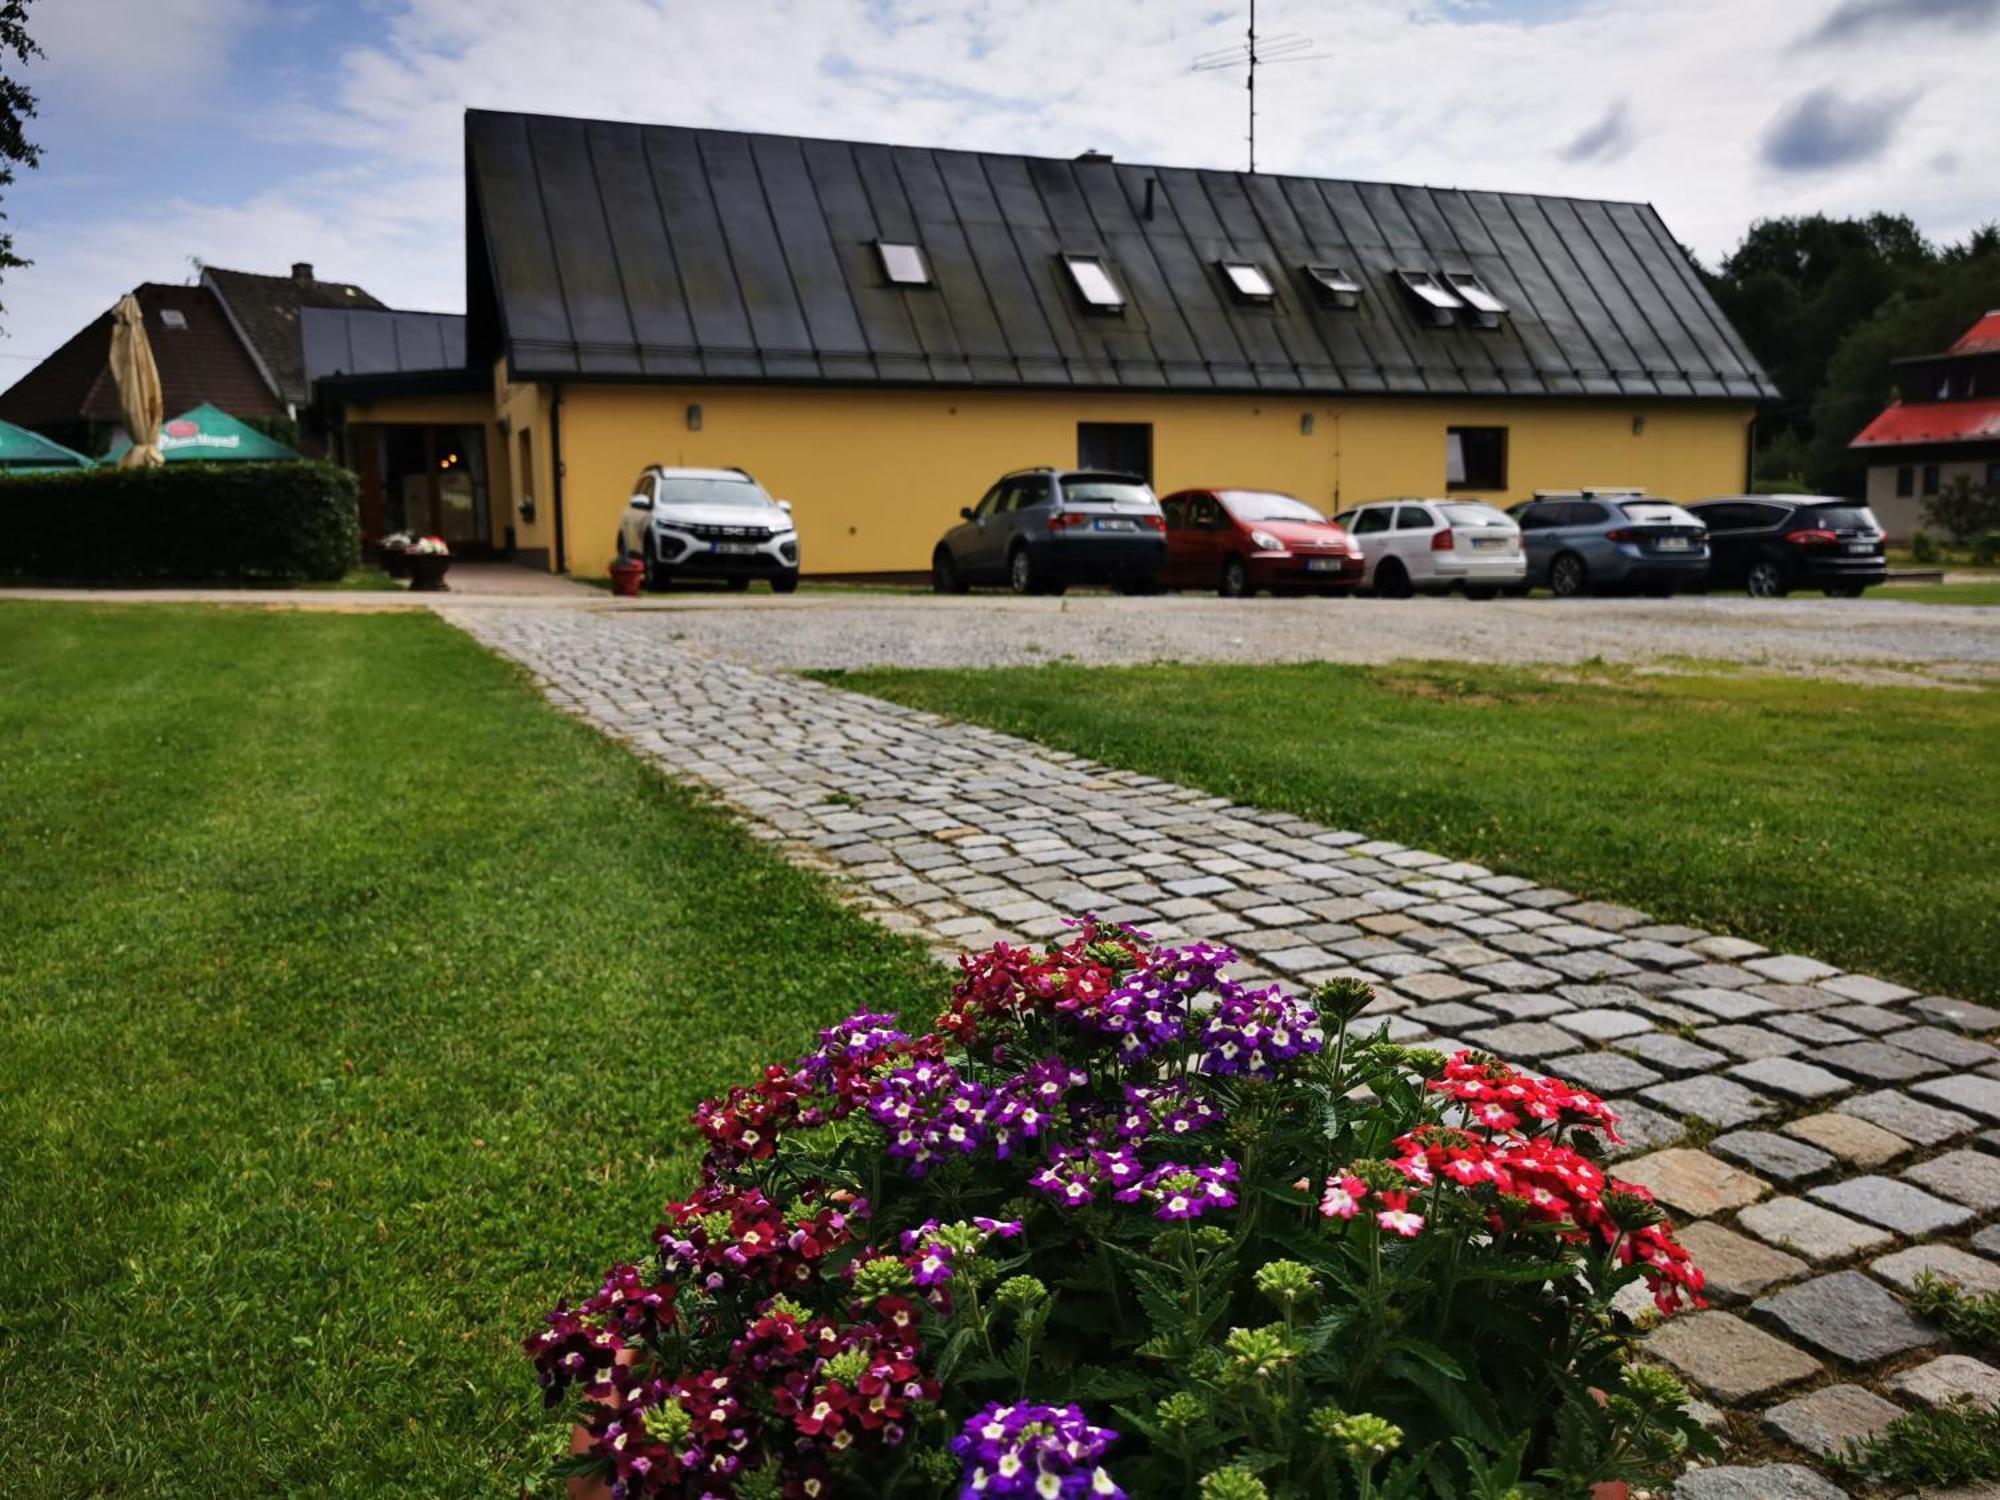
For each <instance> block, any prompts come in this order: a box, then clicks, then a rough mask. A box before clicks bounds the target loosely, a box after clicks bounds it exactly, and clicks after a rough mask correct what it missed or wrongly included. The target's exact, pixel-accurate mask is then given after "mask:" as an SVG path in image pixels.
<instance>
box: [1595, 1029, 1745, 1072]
mask: <svg viewBox="0 0 2000 1500" xmlns="http://www.w3.org/2000/svg"><path fill="white" fill-rule="evenodd" d="M1616 1045H1617V1048H1618V1050H1619V1051H1620V1052H1629V1053H1630V1054H1631V1055H1632V1056H1634V1057H1637V1058H1641V1059H1643V1060H1644V1061H1646V1062H1649V1063H1652V1064H1653V1065H1654V1066H1655V1067H1658V1068H1664V1069H1665V1070H1666V1071H1667V1072H1669V1073H1706V1072H1709V1071H1711V1070H1712V1069H1715V1068H1721V1067H1725V1066H1727V1065H1728V1062H1729V1054H1728V1053H1726V1052H1718V1051H1716V1050H1715V1048H1713V1047H1704V1046H1702V1045H1701V1044H1700V1043H1699V1042H1691V1041H1689V1040H1688V1039H1687V1038H1686V1037H1680V1036H1675V1035H1673V1033H1671V1032H1666V1031H1653V1032H1648V1033H1647V1034H1646V1035H1644V1036H1628V1037H1625V1038H1623V1039H1622V1040H1620V1041H1619V1042H1618V1043H1617V1044H1616Z"/></svg>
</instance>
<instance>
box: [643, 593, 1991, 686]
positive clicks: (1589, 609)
mask: <svg viewBox="0 0 2000 1500" xmlns="http://www.w3.org/2000/svg"><path fill="white" fill-rule="evenodd" d="M606 607H607V608H611V607H614V606H613V605H612V604H611V603H610V601H606ZM615 607H617V608H619V609H621V610H622V611H624V612H627V613H629V614H631V615H632V616H633V617H634V618H635V619H637V620H640V621H642V622H643V623H644V628H645V629H646V630H647V631H648V632H650V633H656V634H658V635H659V636H660V637H662V638H664V639H671V640H674V641H678V642H680V643H682V644H684V645H687V646H693V647H698V648H700V649H702V650H704V651H707V652H712V653H715V654H717V655H720V656H723V657H726V658H728V659H729V660H732V661H737V662H742V663H744V664H746V665H750V666H763V667H788V668H803V667H870V666H912V667H988V666H1019V665H1026V664H1031V663H1035V662H1046V661H1056V660H1062V659H1065V658H1068V659H1074V660H1078V661H1084V662H1092V663H1129V662H1148V661H1160V660H1171V661H1218V662H1258V661H1302V660H1323V661H1346V662H1388V661H1397V660H1409V659H1413V658H1442V659H1449V660H1454V661H1492V662H1577V661H1584V660H1587V659H1589V658H1592V657H1602V658H1603V659H1605V660H1607V661H1619V662H1650V661H1658V660H1660V659H1662V658H1702V659H1712V660H1721V661H1730V662H1741V663H1752V664H1758V665H1762V666H1765V667H1768V668H1771V669H1773V670H1779V671H1787V672H1811V673H1820V674H1834V675H1839V676H1843V677H1849V678H1853V679H1855V680H1885V681H1886V680H1900V681H1934V680H1953V679H1957V680H1984V679H1992V678H1995V677H2000V609H1978V608H1970V607H1965V606H1940V605H1916V604H1894V603H1878V602H1870V601H1869V600H1866V599H1860V600H1826V599H1820V598H1817V597H1794V598H1790V599H1782V600H1770V601H1766V600H1756V599H1749V598H1739V597H1735V596H1728V597H1724V596H1719V595H1718V596H1711V597H1688V598H1679V599H1667V600H1653V599H1579V600H1554V599H1522V600H1494V601H1490V602H1485V603H1474V602H1472V601H1470V600H1466V599H1458V598H1450V599H1409V600H1386V599H1249V600H1235V599H1217V598H1214V597H1211V596H1205V595H1193V594H1182V595H1174V596H1169V597H1159V598H1147V599H1124V598H1120V597H1117V596H1115V595H1105V594H1074V595H1071V596H1069V597H1066V598H1062V599H1017V598H1014V597H1012V596H1011V595H1005V594H992V595H973V596H968V597H965V598H958V599H941V598H934V597H931V596H928V595H921V594H886V593H879V594H871V593H862V592H859V591H856V592H852V593H848V592H834V591H826V592H819V593H805V594H799V595H796V596H794V597H792V598H789V599H778V598H774V597H772V596H770V595H767V594H763V593H760V592H753V593H751V594H748V595H723V594H707V593H702V594H697V593H687V594H671V595H666V596H653V597H651V598H648V599H645V600H642V601H634V602H623V603H620V604H618V605H617V606H615Z"/></svg>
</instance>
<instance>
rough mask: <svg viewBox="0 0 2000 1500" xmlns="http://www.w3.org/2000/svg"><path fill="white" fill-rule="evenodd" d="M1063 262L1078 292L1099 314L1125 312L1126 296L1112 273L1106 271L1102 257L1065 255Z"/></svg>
mask: <svg viewBox="0 0 2000 1500" xmlns="http://www.w3.org/2000/svg"><path fill="white" fill-rule="evenodd" d="M1062 260H1063V265H1064V266H1066V267H1067V268H1068V270H1069V279H1070V280H1071V281H1072V282H1074V283H1075V284H1076V289H1077V292H1078V294H1079V295H1081V296H1082V298H1083V300H1084V301H1085V302H1088V303H1089V304H1090V305H1091V306H1092V307H1094V308H1096V309H1097V310H1098V311H1099V312H1123V311H1124V310H1125V294H1124V293H1123V292H1121V291H1119V290H1118V283H1117V282H1115V281H1113V280H1112V279H1111V272H1110V271H1108V270H1107V269H1105V265H1104V260H1103V258H1102V257H1101V256H1096V255H1065V256H1064V257H1063V258H1062Z"/></svg>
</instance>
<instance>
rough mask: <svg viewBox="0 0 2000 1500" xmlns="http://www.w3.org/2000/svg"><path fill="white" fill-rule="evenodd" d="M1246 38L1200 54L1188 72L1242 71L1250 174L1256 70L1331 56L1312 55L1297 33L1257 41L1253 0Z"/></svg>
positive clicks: (1306, 39) (1254, 146)
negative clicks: (1235, 45)
mask: <svg viewBox="0 0 2000 1500" xmlns="http://www.w3.org/2000/svg"><path fill="white" fill-rule="evenodd" d="M1248 36H1249V39H1248V40H1247V41H1245V42H1244V43H1243V44H1242V45H1241V46H1239V47H1219V48H1217V49H1216V50H1215V51H1213V52H1204V53H1202V54H1201V56H1199V57H1197V58H1196V59H1195V60H1194V62H1193V64H1192V65H1191V66H1190V69H1189V71H1191V72H1195V73H1220V72H1223V71H1225V70H1228V71H1231V72H1233V71H1235V70H1236V69H1237V68H1242V69H1244V70H1245V73H1246V74H1247V77H1246V79H1245V82H1244V89H1245V91H1246V93H1247V94H1248V95H1249V107H1250V170H1251V171H1253V172H1254V171H1256V170H1257V69H1258V68H1260V67H1265V66H1268V65H1270V64H1272V63H1295V62H1313V61H1315V60H1317V59H1319V58H1323V57H1330V56H1332V54H1331V53H1329V52H1315V51H1313V50H1312V47H1313V39H1312V38H1311V37H1309V36H1306V35H1304V34H1303V33H1301V32H1297V31H1285V32H1280V33H1279V34H1278V35H1276V36H1269V37H1262V38H1260V37H1259V36H1258V35H1257V0H1250V30H1249V33H1248Z"/></svg>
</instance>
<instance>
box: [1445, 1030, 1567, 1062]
mask: <svg viewBox="0 0 2000 1500" xmlns="http://www.w3.org/2000/svg"><path fill="white" fill-rule="evenodd" d="M1465 1039H1466V1040H1467V1041H1468V1042H1471V1043H1472V1045H1473V1046H1475V1047H1483V1048H1484V1049H1485V1050H1486V1051H1488V1052H1491V1053H1492V1054H1494V1056H1496V1057H1504V1058H1507V1059H1509V1060H1511V1061H1517V1062H1539V1061H1540V1060H1541V1059H1543V1058H1545V1057H1559V1056H1561V1055H1562V1054H1563V1053H1565V1052H1568V1051H1571V1050H1573V1049H1574V1048H1575V1046H1576V1038H1575V1037H1574V1036H1573V1035H1571V1034H1570V1033H1569V1032H1567V1031H1564V1030H1562V1029H1561V1028H1560V1027H1557V1026H1551V1025H1549V1023H1548V1022H1546V1021H1516V1022H1513V1023H1512V1024H1510V1025H1506V1026H1488V1027H1485V1028H1483V1029H1481V1030H1477V1031H1468V1032H1466V1034H1465Z"/></svg>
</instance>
